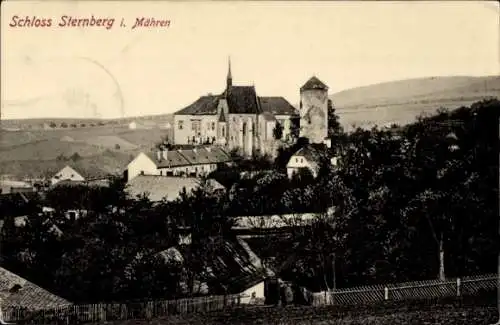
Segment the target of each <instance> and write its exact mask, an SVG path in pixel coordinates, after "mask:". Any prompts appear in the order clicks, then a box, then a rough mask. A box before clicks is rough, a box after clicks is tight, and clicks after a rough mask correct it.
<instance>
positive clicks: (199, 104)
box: [175, 95, 219, 115]
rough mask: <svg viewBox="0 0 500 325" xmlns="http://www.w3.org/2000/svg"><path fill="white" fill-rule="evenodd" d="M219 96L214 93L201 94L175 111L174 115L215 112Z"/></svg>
mask: <svg viewBox="0 0 500 325" xmlns="http://www.w3.org/2000/svg"><path fill="white" fill-rule="evenodd" d="M218 103H219V97H218V96H214V95H207V96H201V97H200V98H198V100H197V101H195V102H194V103H192V104H191V105H189V106H187V107H184V108H183V109H181V110H179V111H177V112H175V115H209V114H217V105H218Z"/></svg>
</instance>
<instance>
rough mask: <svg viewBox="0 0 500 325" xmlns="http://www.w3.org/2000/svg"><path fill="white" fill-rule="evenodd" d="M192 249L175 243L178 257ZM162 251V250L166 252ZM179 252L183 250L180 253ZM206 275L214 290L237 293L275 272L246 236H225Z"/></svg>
mask: <svg viewBox="0 0 500 325" xmlns="http://www.w3.org/2000/svg"><path fill="white" fill-rule="evenodd" d="M189 249H190V248H189V247H184V246H179V247H176V251H175V255H176V258H177V260H181V259H183V255H184V254H186V253H187V252H188V250H189ZM163 252H164V251H162V252H160V253H159V254H161V255H163ZM177 252H179V253H180V254H179V255H177ZM172 253H174V252H172ZM172 253H171V254H172ZM172 255H173V254H172ZM203 275H204V277H203V278H202V280H204V281H206V283H207V284H208V287H209V288H210V293H211V294H217V293H230V294H236V293H241V292H243V291H245V290H246V289H248V288H250V287H252V286H253V285H255V284H257V283H259V282H261V281H263V280H265V279H266V278H267V277H269V276H274V273H273V272H272V271H271V270H269V269H267V268H265V267H264V266H263V265H262V262H261V261H260V259H259V257H258V256H257V255H255V253H253V251H252V250H251V249H250V247H249V246H248V244H247V243H246V242H245V241H244V240H242V239H240V238H237V239H236V240H229V239H226V240H224V242H223V243H221V247H220V248H219V249H218V250H217V252H216V253H215V256H214V257H213V258H211V259H210V260H208V261H207V265H206V268H205V272H203Z"/></svg>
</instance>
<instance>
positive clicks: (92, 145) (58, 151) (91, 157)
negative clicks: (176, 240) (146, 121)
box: [0, 126, 172, 177]
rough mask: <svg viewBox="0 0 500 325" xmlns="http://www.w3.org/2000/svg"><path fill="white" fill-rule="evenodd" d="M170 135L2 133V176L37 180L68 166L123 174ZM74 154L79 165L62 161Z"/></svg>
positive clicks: (101, 130)
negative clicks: (135, 161)
mask: <svg viewBox="0 0 500 325" xmlns="http://www.w3.org/2000/svg"><path fill="white" fill-rule="evenodd" d="M171 133H172V130H167V129H162V128H158V127H156V128H148V129H139V128H138V129H134V130H131V129H129V128H127V127H123V126H122V127H118V126H107V127H93V128H65V129H54V130H40V129H38V130H36V129H31V130H20V131H5V130H0V174H8V175H13V176H17V177H25V176H36V177H38V176H40V175H42V174H46V173H47V172H48V173H52V172H55V171H56V170H57V169H60V168H62V167H64V165H66V164H70V165H72V166H74V167H78V168H80V169H91V170H95V171H98V173H100V172H101V171H105V172H106V173H117V172H122V171H123V169H124V168H125V166H126V165H127V163H128V162H130V160H131V159H132V158H133V157H134V156H135V155H137V154H138V153H139V152H140V151H142V150H149V149H150V148H151V147H152V146H153V145H154V144H155V143H157V142H158V141H159V140H160V139H161V138H162V137H164V136H170V137H171ZM75 153H76V154H78V156H80V157H81V159H79V160H77V161H76V162H73V161H65V160H64V159H61V157H65V158H69V157H71V156H72V155H74V154H75ZM94 166H95V167H94Z"/></svg>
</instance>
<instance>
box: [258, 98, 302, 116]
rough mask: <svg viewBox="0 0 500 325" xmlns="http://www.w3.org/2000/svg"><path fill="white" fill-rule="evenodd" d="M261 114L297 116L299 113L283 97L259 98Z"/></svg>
mask: <svg viewBox="0 0 500 325" xmlns="http://www.w3.org/2000/svg"><path fill="white" fill-rule="evenodd" d="M259 100H260V107H261V109H262V111H263V112H269V113H271V114H273V115H299V112H298V111H297V110H296V109H295V107H293V106H292V104H290V103H289V102H288V101H287V100H286V99H285V98H283V97H259Z"/></svg>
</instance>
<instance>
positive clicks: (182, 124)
mask: <svg viewBox="0 0 500 325" xmlns="http://www.w3.org/2000/svg"><path fill="white" fill-rule="evenodd" d="M178 127H179V130H182V128H183V127H184V121H179V122H178Z"/></svg>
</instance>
